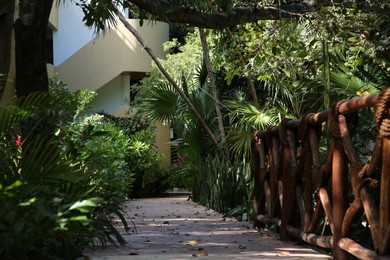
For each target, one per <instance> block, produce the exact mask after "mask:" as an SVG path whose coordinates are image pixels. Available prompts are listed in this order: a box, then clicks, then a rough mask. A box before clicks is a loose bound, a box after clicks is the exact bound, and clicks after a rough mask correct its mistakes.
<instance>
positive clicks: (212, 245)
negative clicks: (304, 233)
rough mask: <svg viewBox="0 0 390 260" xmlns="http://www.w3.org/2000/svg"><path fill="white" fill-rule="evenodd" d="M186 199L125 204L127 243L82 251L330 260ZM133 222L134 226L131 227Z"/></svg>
mask: <svg viewBox="0 0 390 260" xmlns="http://www.w3.org/2000/svg"><path fill="white" fill-rule="evenodd" d="M187 199H188V196H178V197H167V198H152V199H138V200H130V201H128V202H127V203H126V204H125V205H124V208H125V209H126V215H127V218H128V220H129V224H130V225H132V228H131V230H130V231H125V230H124V229H123V228H122V227H121V225H120V221H119V220H115V219H114V221H115V222H116V223H118V230H119V231H120V232H121V234H122V235H123V237H124V238H125V239H126V241H127V244H126V245H125V246H120V247H118V248H115V247H114V246H109V247H108V248H105V249H101V248H95V249H86V250H84V255H86V256H89V257H90V259H100V260H101V259H137V260H138V259H171V260H179V259H193V258H196V257H205V258H209V259H321V260H323V259H332V258H331V257H330V256H329V255H327V254H326V253H321V252H318V251H315V250H313V249H312V248H310V247H308V246H306V245H304V244H300V245H298V244H297V243H283V242H281V241H280V240H278V237H277V235H276V234H274V233H272V232H270V231H268V230H259V231H258V230H256V229H254V228H252V224H251V223H249V222H240V221H237V220H236V219H234V218H224V217H223V216H222V215H221V214H219V213H217V212H215V211H213V210H210V209H208V208H206V207H204V206H201V205H199V204H197V203H195V202H193V201H191V200H189V201H188V200H187ZM132 222H133V223H134V225H133V224H132Z"/></svg>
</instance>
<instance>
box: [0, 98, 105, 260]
mask: <svg viewBox="0 0 390 260" xmlns="http://www.w3.org/2000/svg"><path fill="white" fill-rule="evenodd" d="M60 101H61V99H57V97H56V96H54V97H50V96H49V95H48V94H36V95H32V96H30V97H28V98H27V99H25V100H23V101H22V102H21V103H20V104H18V106H12V105H6V106H0V147H1V155H2V157H1V162H2V163H1V165H0V173H1V174H0V181H1V183H0V203H1V205H2V206H1V208H0V257H1V258H2V259H58V258H61V259H74V258H76V257H78V256H80V255H81V250H82V248H83V247H84V246H87V245H90V244H91V243H92V237H93V236H94V235H95V232H94V229H93V228H92V226H91V225H90V224H91V222H92V221H93V219H92V218H91V215H92V213H93V211H94V210H95V209H96V208H97V207H99V206H100V205H101V203H102V200H101V199H100V198H96V197H93V196H92V195H91V192H90V191H91V190H93V189H94V187H93V185H91V184H90V183H89V181H88V179H87V178H85V176H83V175H81V174H80V173H81V172H80V168H79V167H78V166H77V165H74V164H72V163H71V162H69V161H66V160H64V159H63V158H61V156H60V153H61V152H60V146H59V140H58V138H57V137H55V136H54V135H53V134H52V135H50V134H49V132H48V131H49V130H51V129H53V128H54V126H55V125H56V124H57V123H58V120H59V117H60V115H59V114H58V113H57V111H56V104H59V103H60ZM49 107H51V108H49ZM37 118H40V120H36V119H37ZM43 124H45V125H46V126H47V127H46V128H44V125H43ZM27 129H30V130H31V131H27ZM34 129H40V131H34ZM45 129H46V131H45ZM18 135H19V136H18ZM20 136H21V137H20Z"/></svg>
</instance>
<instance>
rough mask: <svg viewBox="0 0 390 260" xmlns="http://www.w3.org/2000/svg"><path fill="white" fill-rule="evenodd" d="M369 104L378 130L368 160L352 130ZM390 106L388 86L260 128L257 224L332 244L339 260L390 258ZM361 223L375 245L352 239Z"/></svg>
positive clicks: (284, 235)
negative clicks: (323, 156)
mask: <svg viewBox="0 0 390 260" xmlns="http://www.w3.org/2000/svg"><path fill="white" fill-rule="evenodd" d="M368 107H374V108H375V124H376V128H377V129H376V130H377V134H376V140H375V146H374V149H373V152H372V155H371V157H370V160H369V161H368V162H367V163H366V164H365V163H363V162H362V160H361V159H360V158H359V155H358V153H357V151H356V150H355V148H354V145H353V143H352V139H351V135H352V134H353V131H354V130H355V128H356V125H357V119H358V115H359V111H360V110H361V109H363V108H368ZM389 109H390V88H387V89H385V90H383V91H382V92H381V93H380V94H379V95H377V94H373V95H367V96H359V97H356V98H354V99H351V100H342V101H340V102H338V103H337V104H335V105H334V106H333V107H332V108H331V109H328V110H325V111H323V112H320V113H316V114H309V115H307V116H306V117H304V118H302V119H300V120H289V119H285V120H283V121H282V123H281V124H280V125H279V126H275V127H271V128H269V129H267V130H266V131H261V132H256V133H255V134H254V138H253V142H254V146H253V151H254V155H255V156H254V158H255V170H254V171H255V172H254V176H255V190H254V224H255V226H257V227H260V226H262V225H264V224H274V225H276V226H278V227H279V228H280V237H281V239H282V240H289V239H290V238H299V239H302V240H304V241H306V242H307V243H310V244H313V245H316V246H320V247H323V248H330V249H332V254H333V257H334V259H336V260H339V259H349V258H350V257H351V255H353V256H355V257H357V258H359V259H390V112H389ZM326 133H329V144H328V145H327V146H328V147H327V155H326V161H325V162H324V163H322V164H321V160H320V151H319V148H320V146H319V142H320V140H321V136H324V135H326ZM367 142H368V140H367ZM350 191H351V192H350ZM350 193H352V194H350ZM363 215H365V218H364V221H365V222H363V218H362V216H363ZM363 224H365V226H366V228H369V230H370V233H371V238H369V237H368V238H365V237H362V238H361V241H365V240H367V239H368V240H370V241H369V242H370V243H371V244H372V247H370V248H367V247H365V246H363V245H362V243H361V242H360V243H358V242H356V241H354V240H353V239H351V229H352V226H356V225H358V226H363ZM321 226H322V227H323V228H322V231H321V228H320V227H321ZM325 230H326V232H324V231H325ZM326 233H327V234H326Z"/></svg>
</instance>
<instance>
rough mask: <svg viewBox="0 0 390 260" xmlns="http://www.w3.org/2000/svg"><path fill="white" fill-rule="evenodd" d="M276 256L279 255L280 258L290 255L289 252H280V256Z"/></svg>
mask: <svg viewBox="0 0 390 260" xmlns="http://www.w3.org/2000/svg"><path fill="white" fill-rule="evenodd" d="M278 255H281V256H289V255H290V253H289V252H281V253H280V254H278Z"/></svg>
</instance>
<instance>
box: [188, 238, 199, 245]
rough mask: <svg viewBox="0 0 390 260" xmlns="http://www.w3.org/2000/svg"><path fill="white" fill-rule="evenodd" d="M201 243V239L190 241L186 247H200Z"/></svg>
mask: <svg viewBox="0 0 390 260" xmlns="http://www.w3.org/2000/svg"><path fill="white" fill-rule="evenodd" d="M199 242H200V239H196V240H188V241H187V242H186V245H191V246H197V245H199Z"/></svg>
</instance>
